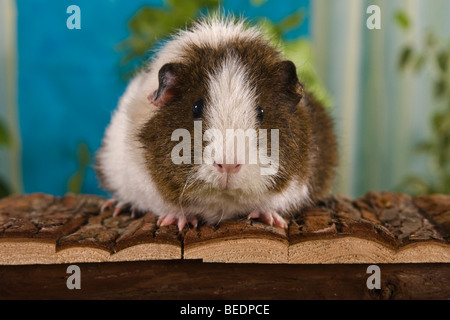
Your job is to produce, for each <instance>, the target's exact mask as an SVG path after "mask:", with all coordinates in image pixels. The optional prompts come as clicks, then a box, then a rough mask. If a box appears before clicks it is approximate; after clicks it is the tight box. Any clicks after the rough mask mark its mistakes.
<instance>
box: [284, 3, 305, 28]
mask: <svg viewBox="0 0 450 320" xmlns="http://www.w3.org/2000/svg"><path fill="white" fill-rule="evenodd" d="M304 18H305V12H304V10H303V8H301V9H299V10H297V11H296V12H294V13H293V14H291V15H289V16H287V17H286V18H284V19H283V20H282V21H281V22H280V23H279V24H278V26H277V27H278V28H279V29H280V31H281V33H282V34H286V33H287V32H288V31H290V30H292V29H295V28H297V27H298V26H300V25H301V24H302V22H303V20H304Z"/></svg>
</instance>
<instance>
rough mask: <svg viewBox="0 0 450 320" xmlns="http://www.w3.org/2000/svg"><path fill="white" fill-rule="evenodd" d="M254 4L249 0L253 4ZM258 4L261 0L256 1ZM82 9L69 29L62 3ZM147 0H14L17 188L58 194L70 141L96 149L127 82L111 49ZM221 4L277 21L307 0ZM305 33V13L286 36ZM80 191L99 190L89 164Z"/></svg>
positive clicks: (68, 168) (73, 157)
mask: <svg viewBox="0 0 450 320" xmlns="http://www.w3.org/2000/svg"><path fill="white" fill-rule="evenodd" d="M255 2H256V1H255ZM260 2H261V1H260ZM72 4H75V5H78V6H79V7H80V9H81V30H69V29H67V27H66V20H67V18H68V17H69V14H67V13H66V9H67V7H68V6H70V5H72ZM143 5H153V6H163V5H164V3H163V1H157V0H154V1H149V0H146V1H144V0H127V1H125V0H120V1H119V0H95V1H92V0H91V1H89V0H77V1H75V0H71V1H67V0H58V1H42V0H17V9H18V26H17V28H18V29H17V31H18V55H19V56H18V69H19V70H18V74H19V81H18V92H19V97H18V103H19V117H20V130H21V137H22V148H23V152H22V166H23V168H22V169H23V179H24V181H23V184H24V192H26V193H30V192H46V193H50V194H54V195H62V194H64V193H66V192H67V181H68V179H69V178H70V176H71V175H72V174H73V173H74V172H75V171H76V170H77V146H78V144H79V143H81V142H84V143H86V144H87V146H88V148H89V150H90V151H91V153H92V155H94V154H95V152H96V150H97V149H98V148H99V147H100V144H101V139H102V136H103V133H104V130H105V127H106V126H107V124H108V122H109V120H110V116H111V113H112V111H113V109H114V108H115V107H116V104H117V101H118V99H119V97H120V96H121V95H122V93H123V92H124V89H125V86H126V82H125V81H124V80H123V79H122V78H121V73H120V69H119V63H120V59H121V58H122V57H123V56H122V54H121V53H120V52H118V51H117V49H116V46H117V44H118V43H119V42H121V41H123V40H124V39H126V38H127V36H128V35H129V32H128V30H127V21H128V20H129V19H130V18H131V17H132V16H133V15H134V14H135V13H136V12H137V10H138V9H139V8H141V7H142V6H143ZM223 7H224V8H225V9H227V10H231V11H233V12H234V13H236V14H243V15H244V16H246V17H249V18H255V17H258V16H267V17H269V18H270V19H271V20H273V21H275V22H276V21H279V20H281V19H282V18H284V17H285V16H286V15H288V14H290V13H293V12H294V11H296V10H297V9H298V8H299V7H305V8H306V11H308V8H309V0H308V1H307V0H302V1H283V2H280V1H266V2H264V1H263V4H262V5H261V6H254V5H252V4H251V3H250V2H249V1H225V2H224V3H223ZM308 34H309V18H308V16H307V17H306V20H305V22H304V23H303V24H302V25H301V26H300V27H299V28H297V29H296V30H294V31H292V32H290V33H289V34H288V37H289V38H296V37H298V36H304V35H308ZM81 191H82V192H83V193H94V194H105V193H104V192H103V191H102V190H100V189H99V188H98V181H97V178H96V176H95V173H94V170H93V163H91V165H90V167H89V168H88V170H87V174H86V177H85V181H84V183H83V187H82V190H81Z"/></svg>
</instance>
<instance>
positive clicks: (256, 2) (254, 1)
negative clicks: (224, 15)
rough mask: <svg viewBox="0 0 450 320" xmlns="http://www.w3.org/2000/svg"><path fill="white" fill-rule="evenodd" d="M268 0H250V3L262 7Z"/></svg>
mask: <svg viewBox="0 0 450 320" xmlns="http://www.w3.org/2000/svg"><path fill="white" fill-rule="evenodd" d="M266 2H267V0H250V3H251V4H252V6H254V7H260V6H262V5H263V4H264V3H266Z"/></svg>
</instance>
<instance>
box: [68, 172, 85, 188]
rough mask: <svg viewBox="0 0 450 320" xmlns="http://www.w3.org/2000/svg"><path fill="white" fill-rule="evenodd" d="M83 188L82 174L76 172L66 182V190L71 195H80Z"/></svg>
mask: <svg viewBox="0 0 450 320" xmlns="http://www.w3.org/2000/svg"><path fill="white" fill-rule="evenodd" d="M82 186H83V172H81V171H77V172H76V173H74V174H73V175H72V176H71V177H70V178H69V181H68V182H67V190H68V191H69V192H71V193H80V192H81V188H82Z"/></svg>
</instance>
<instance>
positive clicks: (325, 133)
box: [136, 37, 337, 204]
mask: <svg viewBox="0 0 450 320" xmlns="http://www.w3.org/2000/svg"><path fill="white" fill-rule="evenodd" d="M230 54H232V55H234V56H237V57H240V58H241V59H242V61H243V62H244V63H245V65H246V67H247V70H248V72H249V78H250V79H251V80H250V82H251V86H253V87H255V88H256V89H257V94H258V97H257V100H258V101H257V104H259V105H260V106H261V107H262V108H263V110H264V122H263V124H262V125H261V127H260V128H262V129H268V132H270V129H279V130H280V136H279V137H280V149H279V150H280V168H279V172H278V173H279V175H278V177H277V178H276V184H275V185H274V187H273V190H271V191H273V192H280V191H282V190H283V189H285V188H286V186H287V185H288V182H289V181H291V180H292V179H293V178H294V177H297V178H298V179H300V181H301V182H304V183H307V185H308V186H309V190H310V196H311V198H312V200H317V199H320V198H322V197H324V196H325V195H326V194H327V193H328V192H329V191H330V189H331V183H332V179H333V176H334V167H335V166H336V163H337V151H336V141H335V137H334V133H333V124H332V121H331V119H330V117H329V115H328V114H327V113H326V111H325V110H324V108H323V107H322V106H321V105H320V104H319V103H318V102H317V101H316V100H315V99H314V98H313V97H311V96H309V95H308V94H307V93H306V92H305V91H304V90H303V87H302V86H301V85H300V83H299V82H298V79H297V76H296V74H295V68H294V69H292V63H287V62H283V58H282V56H281V55H280V53H279V52H278V51H277V50H275V49H274V48H272V47H271V46H269V45H268V44H267V43H266V42H265V41H264V40H263V39H262V38H261V39H257V40H248V39H240V38H238V37H237V38H236V39H234V40H233V41H230V42H228V43H224V44H223V45H221V46H220V47H219V48H211V47H206V46H203V47H199V46H190V47H188V48H186V51H185V55H184V57H183V61H184V62H183V64H182V65H181V66H179V68H177V75H176V78H177V81H176V85H175V88H174V90H175V92H177V93H179V94H177V95H175V96H174V97H173V98H171V99H170V101H168V102H167V103H164V105H162V106H160V107H159V110H158V111H157V112H156V114H155V115H154V116H153V117H152V118H151V119H150V120H149V121H148V122H147V123H146V124H145V126H144V127H143V128H142V130H141V132H140V133H139V135H138V137H136V138H137V139H138V140H139V141H140V142H141V143H142V145H143V148H144V153H145V157H146V163H147V168H148V170H149V172H150V173H151V176H152V179H153V180H154V182H155V184H156V185H157V186H158V189H159V190H160V192H161V195H162V196H163V198H164V199H165V200H166V201H168V202H171V203H174V204H178V201H179V198H180V194H181V192H185V194H186V195H187V196H186V197H183V198H185V199H189V198H192V197H189V194H195V192H196V183H194V184H193V185H192V186H190V187H189V188H187V189H186V190H184V191H183V188H184V186H185V183H186V181H187V179H188V176H189V174H190V173H191V172H192V170H193V169H194V168H195V166H197V165H195V164H191V165H175V164H174V163H172V161H171V151H172V148H173V147H174V146H175V145H176V144H178V143H179V142H178V141H171V134H172V132H173V130H175V129H177V128H185V129H187V130H189V132H190V133H191V139H192V141H191V147H192V153H191V155H192V157H193V154H194V153H193V151H194V150H193V148H194V141H193V139H194V134H193V133H194V122H193V119H192V106H193V104H194V103H195V102H196V101H197V100H198V99H200V98H204V99H205V101H206V103H205V105H207V101H208V97H207V88H206V84H205V79H206V78H207V72H211V71H213V70H217V68H218V66H219V65H220V63H221V61H223V59H224V58H226V57H227V56H229V55H230ZM149 93H150V92H149ZM300 99H301V100H300ZM299 100H300V102H299ZM203 129H205V125H203ZM268 142H270V135H269V136H268ZM269 148H270V146H269ZM269 150H270V149H269ZM192 160H193V158H192ZM192 163H193V161H192Z"/></svg>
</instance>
